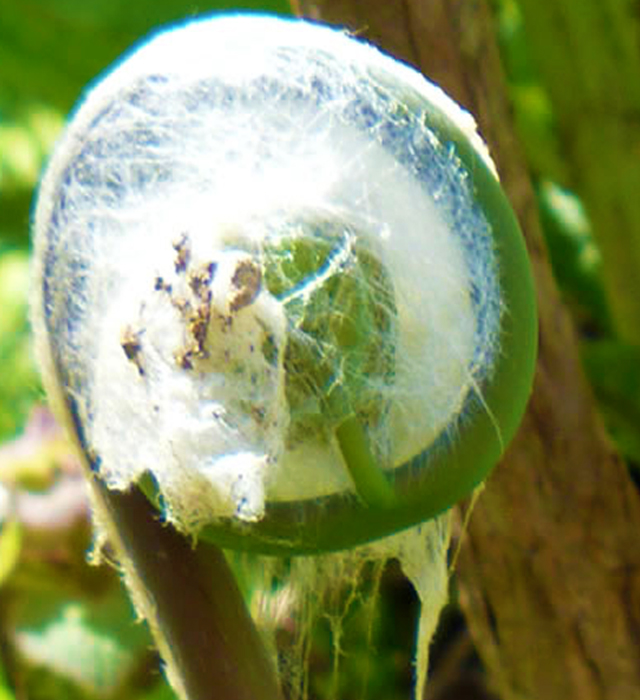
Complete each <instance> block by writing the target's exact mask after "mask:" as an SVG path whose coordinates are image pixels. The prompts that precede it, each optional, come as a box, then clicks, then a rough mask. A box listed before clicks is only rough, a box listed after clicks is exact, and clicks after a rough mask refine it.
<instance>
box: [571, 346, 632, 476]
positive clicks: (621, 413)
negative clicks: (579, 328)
mask: <svg viewBox="0 0 640 700" xmlns="http://www.w3.org/2000/svg"><path fill="white" fill-rule="evenodd" d="M582 356H583V360H584V365H585V368H586V370H587V375H588V377H589V380H590V381H591V383H592V385H593V388H594V391H595V393H596V396H597V398H598V400H599V403H600V407H601V410H602V413H603V417H604V419H605V422H606V424H607V427H608V429H609V432H610V434H611V436H612V438H613V439H614V441H615V442H616V444H617V446H618V448H619V449H620V451H621V452H622V454H623V455H624V456H625V457H627V458H628V459H630V460H631V461H632V462H634V463H635V465H636V468H637V467H639V466H640V348H638V347H635V346H632V345H625V344H623V343H619V342H615V341H599V342H588V343H584V344H583V347H582Z"/></svg>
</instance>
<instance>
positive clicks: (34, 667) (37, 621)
mask: <svg viewBox="0 0 640 700" xmlns="http://www.w3.org/2000/svg"><path fill="white" fill-rule="evenodd" d="M16 617H17V619H18V622H17V626H16V630H15V632H14V634H13V645H14V648H15V651H16V653H17V654H18V655H19V657H20V661H21V665H22V667H23V668H24V669H26V671H27V673H26V675H27V678H28V679H29V680H28V685H29V689H28V697H29V698H30V699H32V698H33V699H35V698H43V699H44V698H45V697H46V698H47V700H57V698H60V699H62V698H65V700H66V698H68V697H69V696H70V694H72V697H78V698H80V697H82V698H121V697H122V698H124V697H132V696H133V695H134V692H133V691H134V689H135V681H136V675H137V674H138V673H139V670H140V668H141V667H143V666H144V665H145V660H146V659H148V657H149V651H148V650H149V648H150V644H151V642H150V638H149V635H148V633H147V630H146V628H145V627H144V626H143V625H141V624H139V623H136V622H135V620H134V617H133V614H132V610H131V607H130V604H129V602H128V600H127V599H126V597H125V596H124V594H123V593H122V591H121V590H119V589H118V588H114V589H112V590H111V591H110V592H109V593H108V594H107V595H106V596H102V597H100V598H98V599H95V600H92V599H83V600H76V601H70V600H67V599H66V598H65V597H64V596H55V595H52V594H51V593H48V594H43V595H39V596H38V595H33V594H31V595H30V596H29V598H28V600H24V601H23V604H22V605H21V606H20V608H19V609H18V610H17V611H16ZM147 665H148V664H147ZM44 688H46V689H47V690H46V693H54V692H55V695H53V694H50V695H47V694H46V693H44V690H43V689H44Z"/></svg>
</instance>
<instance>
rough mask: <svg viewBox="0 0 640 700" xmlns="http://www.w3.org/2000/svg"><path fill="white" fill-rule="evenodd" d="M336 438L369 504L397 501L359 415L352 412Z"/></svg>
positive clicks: (357, 486)
mask: <svg viewBox="0 0 640 700" xmlns="http://www.w3.org/2000/svg"><path fill="white" fill-rule="evenodd" d="M336 438H337V440H338V445H339V446H340V451H341V452H342V456H343V457H344V460H345V462H346V464H347V468H348V470H349V474H350V475H351V478H352V479H353V483H354V485H355V487H356V492H357V494H358V496H360V498H361V499H362V500H363V501H364V502H365V503H366V504H367V505H369V506H374V507H378V508H385V507H390V506H392V505H394V503H395V496H394V494H393V489H392V488H391V485H390V484H389V482H388V481H387V479H386V477H385V475H384V473H383V472H382V471H381V470H380V467H379V466H378V464H377V462H376V459H375V457H374V455H373V454H372V452H371V448H370V447H369V441H368V440H367V436H366V434H365V432H364V429H363V427H362V425H361V423H360V421H359V420H358V419H357V418H356V416H353V415H352V416H350V417H349V418H347V419H346V420H345V421H343V422H342V423H341V424H340V425H339V426H338V428H337V429H336Z"/></svg>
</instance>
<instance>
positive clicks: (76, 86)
mask: <svg viewBox="0 0 640 700" xmlns="http://www.w3.org/2000/svg"><path fill="white" fill-rule="evenodd" d="M627 4H628V3H627V2H626V0H601V1H598V2H594V1H593V0H585V1H584V2H570V1H569V0H566V1H564V2H559V3H540V2H539V1H538V0H493V2H492V5H493V7H494V10H495V16H496V26H497V31H498V35H499V39H500V43H501V49H502V53H503V58H504V63H505V66H506V70H507V74H508V80H509V90H510V97H511V101H512V105H513V110H514V116H515V120H516V124H517V127H518V129H519V131H520V135H521V137H522V143H523V145H524V148H525V151H526V155H527V158H528V162H529V165H530V169H531V172H532V175H533V177H534V181H535V183H536V187H537V193H538V201H539V206H540V213H541V219H542V222H543V226H544V229H545V233H546V236H547V243H548V247H549V251H550V254H551V258H552V265H553V270H554V273H555V275H556V277H557V280H558V282H559V284H560V286H561V288H562V290H563V292H564V294H565V298H566V300H567V302H568V303H569V304H570V306H571V308H572V310H573V312H574V316H575V319H576V322H577V324H578V327H579V329H580V331H581V337H582V340H583V353H584V360H585V368H586V370H587V373H588V376H589V378H590V380H591V382H592V385H593V387H594V390H595V393H596V395H597V397H598V399H599V401H600V405H601V409H602V411H603V414H604V415H605V418H606V419H607V421H608V426H609V428H610V432H611V434H612V435H613V437H614V438H615V439H616V441H617V444H618V447H619V449H620V450H621V452H622V453H623V455H625V456H626V457H627V459H628V462H629V464H630V467H631V468H632V469H633V470H634V471H635V473H637V465H638V464H640V289H639V283H638V281H637V280H638V279H639V278H640V275H639V274H638V269H639V268H640V209H639V208H640V197H638V192H639V191H640V168H639V167H638V165H637V161H638V160H639V159H640V133H639V128H638V122H637V115H638V114H639V113H640V110H639V109H638V107H639V106H640V105H638V102H639V101H640V75H639V73H640V63H639V62H638V56H637V53H638V46H640V42H639V41H638V36H637V27H636V26H635V25H627V24H626V23H625V22H624V21H623V20H624V16H625V12H626V11H627V10H628V7H627ZM227 7H231V4H230V3H225V2H218V3H217V2H198V3H195V4H194V3H193V2H186V1H185V0H137V1H135V2H132V1H131V0H92V1H91V2H86V0H5V1H4V2H3V3H2V6H1V7H0V445H1V446H0V525H1V530H0V700H14V698H16V697H17V695H19V697H20V698H28V699H29V700H33V699H34V698H43V700H44V699H45V698H46V699H51V700H57V698H78V699H81V698H82V699H87V700H92V699H93V698H108V699H111V698H113V699H116V698H132V699H137V698H139V699H140V700H143V699H144V700H152V699H153V700H161V699H162V698H171V697H172V694H171V691H170V690H169V689H168V688H167V686H166V685H165V684H164V682H163V681H162V680H161V676H160V674H159V672H158V663H157V659H156V657H155V655H154V653H153V652H152V651H150V640H149V638H148V636H147V634H146V631H145V629H144V628H143V627H142V626H141V625H139V624H135V622H134V620H133V617H132V613H131V609H130V607H129V603H128V601H127V599H126V597H125V596H124V594H123V593H122V592H121V589H120V586H119V582H118V580H117V577H116V576H115V574H114V572H113V571H112V570H110V569H109V568H108V567H102V568H100V569H88V568H87V567H86V565H85V563H84V561H85V553H86V550H87V549H88V547H89V546H90V534H89V529H88V523H87V517H86V512H85V511H82V510H80V511H78V517H76V518H75V519H73V518H72V519H71V520H70V521H69V519H68V518H67V520H65V519H64V518H61V517H59V516H58V518H57V520H56V519H55V518H54V520H53V521H52V524H51V525H50V526H49V527H42V526H38V527H34V526H33V524H30V522H29V519H28V518H27V519H26V520H24V519H23V518H22V517H21V516H20V508H18V507H17V506H16V503H22V500H21V499H24V498H27V497H35V498H42V499H44V500H42V501H41V502H40V501H39V502H38V503H40V504H41V505H40V506H37V507H42V508H45V509H46V508H53V506H52V503H53V501H52V500H47V498H50V499H51V498H53V495H55V494H57V493H58V492H59V490H60V489H63V488H66V487H67V486H69V487H70V485H72V484H73V483H75V481H74V480H77V474H76V473H75V472H74V466H73V459H72V458H71V457H70V455H69V448H68V447H67V446H66V444H65V443H64V442H63V440H62V438H61V436H60V435H59V434H58V433H56V432H55V430H53V431H51V430H49V429H45V428H43V426H42V424H41V423H39V422H38V420H37V417H36V418H34V417H33V415H32V413H31V412H32V409H33V407H34V405H37V404H40V403H42V402H43V392H42V389H41V386H40V383H39V380H38V377H37V373H36V370H35V367H34V363H33V360H32V355H31V346H30V338H29V329H28V322H27V293H28V285H29V222H30V211H31V202H32V199H33V195H34V191H35V189H36V187H37V181H38V177H39V173H40V171H41V169H42V167H43V164H44V162H45V160H46V157H47V154H48V153H49V151H50V149H51V147H52V145H53V143H54V141H55V139H56V137H57V135H58V134H59V132H60V130H61V128H62V127H63V125H64V121H65V118H66V115H67V114H68V113H69V111H70V110H72V108H73V105H74V103H75V102H76V100H77V99H78V96H80V95H81V94H82V91H83V90H84V89H85V86H86V85H87V84H90V83H91V81H92V80H94V79H95V76H96V75H98V74H100V73H101V72H102V71H103V70H104V69H105V68H106V67H107V66H108V65H110V64H111V63H112V62H113V61H114V60H116V59H117V58H118V57H119V56H120V55H121V54H122V53H123V52H124V51H126V50H127V49H128V48H129V47H131V46H132V45H133V44H134V43H135V42H136V41H138V40H139V38H140V37H141V36H144V35H145V34H146V33H147V32H148V31H150V30H151V29H152V28H154V27H157V26H158V25H161V24H165V23H168V22H172V21H175V20H179V19H181V18H184V17H188V16H192V15H195V14H199V13H203V12H209V11H216V10H221V9H225V8H227ZM232 7H233V8H234V9H241V8H243V9H253V10H265V11H271V12H277V13H288V12H289V4H288V2H285V0H271V1H270V2H265V1H262V2H261V1H260V0H255V1H254V2H250V1H247V2H244V3H234V4H233V5H232ZM554 12H557V13H558V16H554V14H553V13H554ZM549 26H557V27H558V32H560V34H558V35H550V34H549V32H548V27H549ZM563 32H564V33H563ZM567 86H569V87H567ZM30 415H31V416H32V417H31V420H30V418H29V416H30ZM27 425H28V426H29V427H27V428H26V432H25V426H27ZM56 497H57V496H56ZM36 509H37V508H36ZM54 510H55V509H54ZM71 510H73V509H71ZM397 585H398V584H397V581H396V579H394V578H393V577H392V578H391V579H390V580H389V581H388V582H387V584H386V586H387V587H386V588H385V589H384V590H385V595H386V602H385V604H384V605H383V613H382V616H381V619H380V621H379V626H380V628H381V632H380V639H381V640H383V641H381V642H380V643H379V644H378V653H379V657H380V659H381V661H380V663H378V664H377V666H376V669H375V671H373V672H372V671H371V670H370V669H369V671H367V673H370V675H371V678H370V681H369V686H368V691H367V697H370V698H378V697H379V698H384V699H385V700H392V699H393V698H395V697H398V698H400V697H408V693H409V690H408V678H407V677H406V676H407V673H408V672H407V671H406V670H405V672H404V674H405V675H404V676H403V675H402V673H399V672H398V670H397V668H396V666H395V665H394V664H395V661H394V658H396V657H397V655H398V654H404V657H403V658H404V663H405V667H406V665H407V664H408V663H409V661H410V658H409V656H408V654H409V652H408V651H407V648H406V647H403V644H406V643H407V638H410V636H411V630H410V629H408V630H406V631H405V634H404V637H403V639H397V638H396V637H397V622H396V620H394V618H396V619H397V613H398V607H397V605H398V604H397V601H395V600H394V591H396V590H397ZM385 616H386V617H385ZM449 617H450V618H455V611H454V612H453V613H451V612H450V614H449ZM452 624H453V627H455V624H454V623H452ZM445 629H449V627H447V625H445ZM326 632H327V631H326V630H324V631H322V630H320V631H319V632H318V635H317V640H314V644H315V645H316V647H317V649H315V650H314V656H313V658H312V661H313V662H314V663H315V664H316V666H317V669H316V671H317V674H316V675H317V679H318V680H317V683H316V686H315V687H314V692H315V693H316V696H317V697H318V698H325V697H329V695H328V693H329V691H328V690H327V688H328V687H329V686H330V683H329V681H328V676H329V674H328V671H327V670H326V669H323V658H325V656H323V654H324V651H323V649H324V648H325V647H326V646H327V644H328V642H327V639H326V636H327V635H326ZM349 634H351V635H352V636H353V637H354V638H355V644H354V648H355V649H359V652H358V651H356V652H355V653H354V655H353V656H352V657H351V659H350V662H349V664H346V665H345V666H348V667H349V668H351V669H353V671H352V672H351V676H350V675H349V672H347V675H346V677H345V678H344V679H343V681H342V685H341V693H342V695H341V698H343V699H344V700H346V698H348V697H352V696H353V697H356V696H358V694H359V690H357V689H358V688H360V686H361V683H360V680H361V679H360V676H359V675H358V674H361V671H360V670H359V669H361V667H364V666H367V662H366V659H367V656H368V653H369V649H368V641H367V640H368V638H367V635H366V633H365V631H363V629H362V623H361V622H359V621H358V617H357V614H355V617H354V624H353V626H352V628H351V630H350V632H349ZM452 634H453V633H452ZM401 649H403V651H400V650H401ZM436 660H437V653H436ZM362 673H364V671H362ZM401 678H403V679H404V682H405V685H404V686H403V685H402V683H401V681H400V679H401Z"/></svg>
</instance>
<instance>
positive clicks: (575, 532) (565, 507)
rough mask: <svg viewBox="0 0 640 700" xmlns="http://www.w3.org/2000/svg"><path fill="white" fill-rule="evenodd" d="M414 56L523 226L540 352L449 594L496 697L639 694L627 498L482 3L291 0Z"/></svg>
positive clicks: (634, 538)
mask: <svg viewBox="0 0 640 700" xmlns="http://www.w3.org/2000/svg"><path fill="white" fill-rule="evenodd" d="M299 4H300V8H299V9H300V11H301V12H302V13H304V14H305V15H306V16H308V17H312V18H316V19H322V20H325V21H328V22H332V23H337V24H342V25H345V26H347V27H349V28H350V29H351V30H353V31H355V32H357V33H358V34H360V35H364V36H365V37H367V38H368V39H370V40H372V41H373V42H374V43H376V44H378V45H380V46H382V47H383V48H385V49H386V50H387V51H389V52H391V53H393V54H395V55H396V56H398V57H399V58H401V59H403V60H405V61H407V62H409V63H412V64H414V65H415V66H417V67H418V68H419V69H420V70H421V71H422V72H423V73H425V74H426V75H428V76H430V77H431V78H432V79H433V80H435V81H436V82H437V83H439V84H440V85H442V87H443V88H444V89H445V90H446V91H447V92H448V93H449V94H450V95H452V96H453V97H454V98H455V99H456V100H457V101H458V102H460V103H461V104H463V105H464V106H465V107H466V108H467V109H469V111H471V112H472V113H473V114H474V115H475V116H476V119H477V120H478V123H479V125H480V130H481V132H482V134H483V136H484V138H485V139H486V140H487V141H488V143H489V145H490V148H491V152H492V154H493V156H494V158H495V160H496V162H497V165H498V170H499V172H500V174H501V178H502V181H503V184H504V187H505V188H506V191H507V193H508V195H509V197H510V199H511V202H512V204H513V206H514V208H515V210H516V212H517V214H518V217H519V219H520V223H521V225H522V228H523V230H524V232H525V236H526V239H527V244H528V247H529V251H530V254H531V258H532V261H533V266H534V273H535V277H536V281H537V289H538V303H539V312H540V356H539V363H538V371H537V376H536V382H535V387H534V391H533V396H532V399H531V402H530V405H529V410H528V413H527V415H526V418H525V420H524V423H523V425H522V428H521V430H520V432H519V434H518V437H517V438H516V440H515V441H514V443H513V444H512V446H511V448H510V449H509V450H508V452H507V454H506V455H505V457H504V460H503V462H502V463H501V464H500V465H499V467H498V468H497V469H496V470H495V472H494V474H493V475H492V476H491V478H490V479H489V481H488V483H487V487H486V490H485V492H484V493H483V495H482V497H481V498H480V499H479V503H478V505H477V506H476V509H475V511H474V513H473V517H472V519H471V524H470V528H469V531H468V534H467V536H466V542H465V545H464V547H463V550H462V553H461V556H460V559H459V579H460V588H461V602H462V605H463V608H464V610H465V613H466V615H467V619H468V622H469V626H470V628H471V630H472V632H473V634H474V636H475V640H476V643H477V646H478V648H479V650H480V652H481V654H482V656H483V658H484V661H485V663H486V666H487V668H488V669H489V672H490V674H491V679H492V682H493V684H494V686H495V688H496V690H497V691H498V692H499V694H500V696H501V698H503V700H516V699H517V700H541V699H543V698H544V700H556V699H557V700H605V699H606V700H621V699H622V698H624V700H638V699H640V652H639V648H640V547H638V533H639V532H640V498H639V497H638V492H637V490H636V488H635V487H634V485H633V483H632V481H631V479H630V478H629V475H628V472H627V469H626V467H625V465H624V464H623V463H622V461H621V460H620V459H619V457H618V456H617V455H616V453H615V451H614V449H613V448H612V446H611V445H610V443H609V442H608V440H607V437H606V435H605V432H604V429H603V426H602V422H601V420H600V418H599V416H598V414H597V411H596V409H595V405H594V401H593V397H592V395H591V392H590V389H589V386H588V384H587V382H586V381H585V379H584V376H583V374H582V370H581V367H580V362H579V357H578V352H577V343H576V335H575V331H574V328H573V326H572V322H571V319H570V318H569V316H568V313H567V311H566V309H565V308H564V307H563V305H562V303H561V301H560V298H559V295H558V291H557V288H556V286H555V282H554V280H553V278H552V276H551V271H550V267H549V264H548V261H547V258H546V253H545V249H544V244H543V241H542V237H541V232H540V225H539V221H538V215H537V209H536V204H535V201H534V197H533V191H532V188H531V183H530V181H529V177H528V174H527V171H526V166H525V163H524V160H523V156H522V153H521V149H520V147H519V145H518V142H517V138H516V137H515V135H514V131H513V126H512V119H511V115H510V109H509V103H508V97H507V92H506V90H505V82H504V77H503V73H502V69H501V65H500V59H499V55H498V50H497V46H496V42H495V37H494V31H493V24H492V18H491V15H490V12H489V9H488V6H487V4H486V2H485V0H300V3H299Z"/></svg>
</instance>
